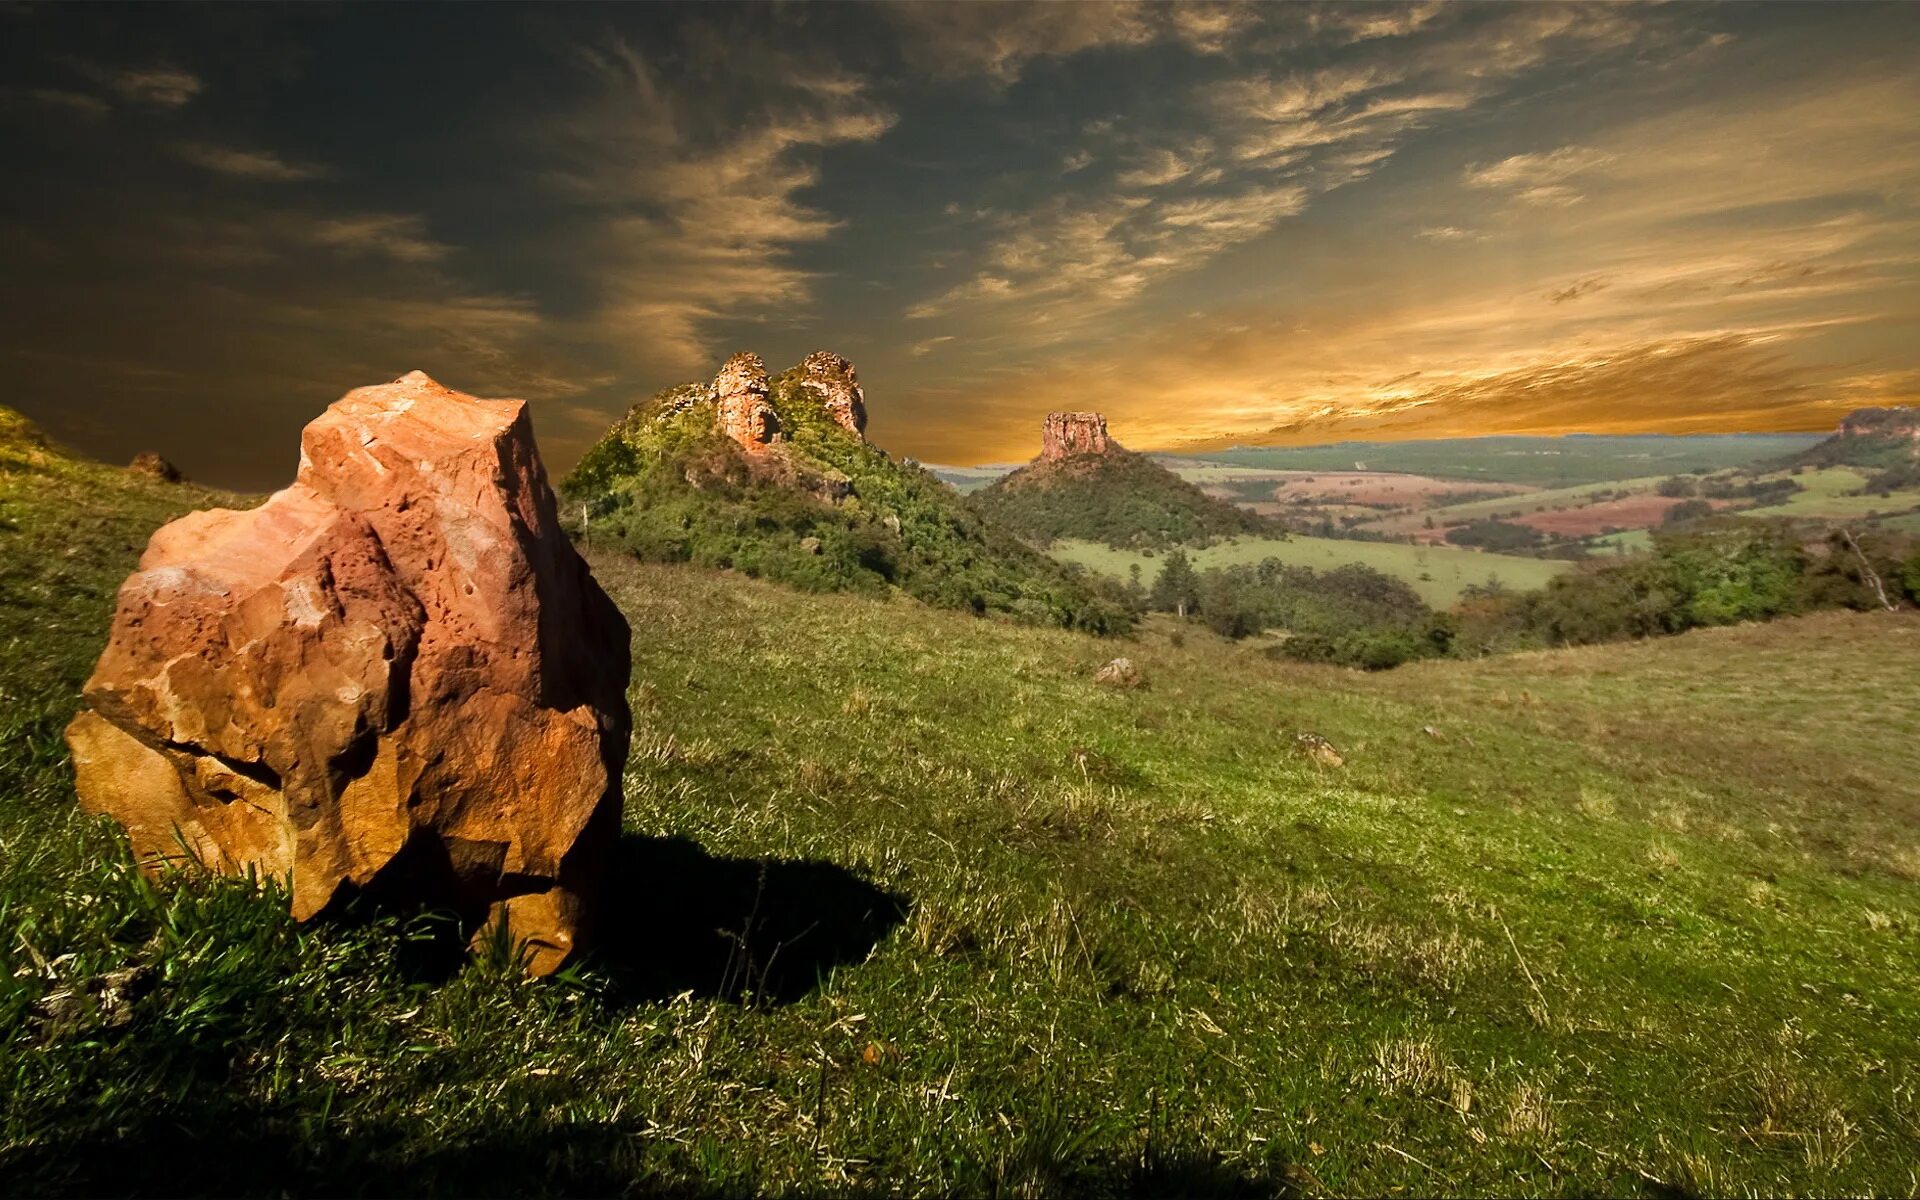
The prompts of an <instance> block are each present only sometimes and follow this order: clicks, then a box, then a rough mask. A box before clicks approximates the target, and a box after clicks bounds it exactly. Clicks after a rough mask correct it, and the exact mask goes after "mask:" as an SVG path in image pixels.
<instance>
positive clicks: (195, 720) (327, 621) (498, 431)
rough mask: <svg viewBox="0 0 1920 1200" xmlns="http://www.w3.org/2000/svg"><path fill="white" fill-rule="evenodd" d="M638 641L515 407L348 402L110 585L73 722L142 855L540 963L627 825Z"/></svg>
mask: <svg viewBox="0 0 1920 1200" xmlns="http://www.w3.org/2000/svg"><path fill="white" fill-rule="evenodd" d="M628 641H629V636H628V629H627V623H626V620H625V618H623V617H622V616H621V615H620V611H619V609H618V608H616V607H615V606H614V604H613V601H612V600H610V599H609V598H608V597H607V595H606V593H605V592H603V591H601V590H600V587H599V585H598V584H597V583H595V582H594V580H593V577H592V575H591V574H589V572H588V570H587V566H586V563H585V562H584V561H583V560H582V559H581V558H580V556H579V554H578V553H577V552H575V550H574V548H573V546H572V544H571V543H570V542H569V541H568V540H567V537H566V535H565V533H564V532H563V531H562V530H561V528H560V523H559V519H558V514H557V510H556V504H555V500H554V495H553V492H552V491H551V489H549V487H548V485H547V477H546V471H545V469H544V468H543V467H542V465H541V462H540V455H539V451H538V449H537V448H536V447H535V445H534V440H533V426H532V424H531V422H530V421H529V418H528V415H527V409H526V405H525V403H524V402H522V401H519V400H479V399H475V398H474V397H472V396H467V395H463V394H461V393H459V392H455V391H451V390H449V389H447V388H444V387H441V386H440V385H439V384H437V383H435V382H434V381H433V380H431V379H429V378H427V376H425V375H423V374H421V373H419V372H417V371H416V372H414V373H412V374H410V375H407V376H405V377H403V378H401V379H398V380H395V381H394V382H392V383H389V384H383V385H380V386H377V387H366V388H360V389H359V390H357V391H353V392H349V393H348V394H347V395H346V396H345V397H344V398H342V399H341V400H339V401H338V402H336V403H335V404H333V405H332V406H331V407H330V408H328V409H327V411H326V412H325V413H323V414H322V415H321V416H319V417H318V418H316V419H315V420H314V421H313V422H312V423H311V424H310V425H308V426H307V428H306V431H305V432H304V434H303V435H302V437H301V443H300V469H299V474H298V476H297V477H296V478H295V481H294V483H293V485H292V486H291V487H288V488H286V489H285V490H283V491H280V492H276V493H275V494H274V495H273V497H272V498H271V499H269V500H268V501H267V502H266V503H265V504H262V505H261V506H260V507H258V508H254V509H250V510H246V511H233V510H228V509H214V510H211V511H204V512H195V513H190V514H188V515H187V516H185V517H182V518H181V519H179V520H177V521H174V522H172V523H171V524H168V525H166V526H164V527H163V528H161V529H160V531H159V532H157V533H155V534H154V535H153V539H152V541H151V542H150V543H149V544H148V546H147V550H146V553H145V554H144V555H142V557H141V559H140V566H139V569H138V570H137V571H135V572H134V574H133V575H131V576H130V577H128V579H127V581H126V582H125V583H124V584H122V585H121V588H120V594H119V600H118V604H117V608H116V611H115V614H114V620H113V628H112V632H111V634H110V636H109V640H108V644H107V648H106V651H105V652H104V653H103V654H102V655H101V657H100V661H99V664H98V665H97V666H96V667H95V668H94V672H93V675H92V677H91V678H90V679H88V680H87V684H86V688H85V696H86V700H87V704H88V706H89V707H88V708H87V710H85V711H83V712H82V713H81V714H80V715H79V716H77V717H75V718H74V720H73V722H72V724H71V725H69V726H68V729H67V743H68V745H69V747H70V748H71V749H72V751H73V763H74V771H75V775H76V780H75V783H76V790H77V791H78V793H79V797H80V803H81V806H82V807H83V808H85V809H86V810H87V811H89V812H95V813H105V814H107V815H109V816H111V817H113V818H114V819H115V820H117V821H119V822H120V824H121V825H122V826H124V827H125V828H126V831H127V834H128V838H129V840H130V841H131V842H132V844H133V850H134V854H135V856H136V858H137V859H138V860H139V861H140V863H141V864H142V865H143V866H144V867H147V868H149V869H157V868H158V867H160V866H162V865H164V864H166V863H168V862H177V861H180V860H181V859H183V858H185V857H188V856H190V857H191V858H193V859H195V860H198V861H199V862H201V863H203V864H205V865H207V866H210V867H212V868H215V869H218V870H225V871H231V872H236V873H237V872H244V871H249V870H251V871H255V872H258V873H259V875H260V876H261V877H263V878H277V879H282V880H287V881H288V882H289V884H290V887H291V893H292V895H291V900H292V908H293V915H294V917H295V919H297V920H305V919H307V918H309V917H312V916H314V915H316V914H318V913H321V912H323V911H327V910H329V909H333V908H335V907H337V906H339V905H341V904H342V903H344V902H346V901H348V900H349V899H351V898H352V897H353V896H355V895H359V894H371V895H373V896H375V897H385V898H387V899H390V900H394V901H399V902H402V903H407V904H415V903H417V904H424V905H426V906H429V907H435V908H448V909H452V910H455V911H458V912H460V913H462V914H463V915H465V916H466V917H467V918H468V920H469V921H470V923H471V925H472V926H473V927H474V928H476V929H480V928H498V927H499V926H501V925H502V924H504V925H505V926H506V928H507V932H508V934H509V935H510V936H511V938H512V939H513V940H514V941H516V942H520V943H524V945H525V947H526V951H527V953H528V955H529V965H530V966H531V967H532V969H534V970H535V971H537V972H546V971H551V970H553V969H554V968H556V967H557V966H559V965H560V963H561V962H563V961H564V960H565V959H566V958H567V957H568V956H569V954H570V953H571V952H572V951H573V949H574V948H575V945H576V943H577V942H578V941H579V940H580V939H581V938H583V937H584V935H585V930H586V927H587V923H588V921H589V920H590V918H591V916H592V913H591V902H592V899H593V897H594V895H595V893H596V891H597V889H598V887H599V886H600V883H601V879H602V875H603V872H604V870H605V868H606V861H607V856H608V855H609V854H610V853H611V852H612V849H613V843H614V840H615V839H616V838H617V837H618V836H619V833H620V797H621V792H620V775H621V771H622V769H623V767H624V764H625V761H626V755H627V734H628V727H629V717H628V710H627V701H626V685H627V667H628Z"/></svg>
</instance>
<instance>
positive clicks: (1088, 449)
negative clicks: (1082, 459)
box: [1040, 412, 1107, 462]
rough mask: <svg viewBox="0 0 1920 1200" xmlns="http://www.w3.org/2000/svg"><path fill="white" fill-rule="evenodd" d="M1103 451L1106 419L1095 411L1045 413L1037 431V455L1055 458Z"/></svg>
mask: <svg viewBox="0 0 1920 1200" xmlns="http://www.w3.org/2000/svg"><path fill="white" fill-rule="evenodd" d="M1106 452H1107V419H1106V418H1105V417H1103V416H1101V415H1100V414H1099V413H1096V412H1056V413H1048V414H1047V423H1046V426H1045V427H1044V428H1043V429H1042V430H1041V435H1040V457H1041V458H1043V459H1045V460H1046V461H1048V462H1059V461H1060V460H1061V459H1063V458H1068V457H1071V456H1072V455H1075V454H1105V453H1106Z"/></svg>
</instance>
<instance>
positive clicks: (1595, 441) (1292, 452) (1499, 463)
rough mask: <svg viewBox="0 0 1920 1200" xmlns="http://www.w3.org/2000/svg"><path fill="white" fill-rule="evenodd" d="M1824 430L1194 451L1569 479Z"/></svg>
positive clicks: (1213, 457) (1769, 453) (1743, 459)
mask: <svg viewBox="0 0 1920 1200" xmlns="http://www.w3.org/2000/svg"><path fill="white" fill-rule="evenodd" d="M1825 436H1826V435H1825V434H1822V433H1765V434H1760V433H1736V434H1682V435H1662V434H1645V435H1629V436H1596V435H1591V434H1570V435H1568V436H1565V437H1483V438H1439V439H1434V440H1430V441H1417V442H1339V443H1335V444H1332V445H1325V446H1239V447H1235V448H1233V449H1230V450H1210V451H1206V452H1204V453H1196V454H1194V455H1193V457H1194V458H1195V459H1196V460H1200V461H1204V462H1207V463H1214V464H1221V465H1230V466H1241V467H1264V468H1268V469H1273V470H1304V471H1336V470H1338V471H1354V470H1361V471H1367V470H1371V471H1404V472H1409V473H1411V474H1416V475H1436V476H1440V477H1443V478H1449V479H1471V480H1484V481H1498V482H1504V483H1529V484H1537V485H1539V486H1542V487H1568V486H1572V485H1576V484H1582V483H1600V482H1603V481H1606V480H1610V479H1615V478H1618V477H1620V476H1642V475H1654V476H1664V475H1672V474H1676V473H1679V472H1684V471H1692V470H1695V469H1697V468H1705V469H1707V470H1719V469H1723V468H1727V467H1748V466H1753V465H1755V464H1759V463H1765V462H1768V461H1771V460H1774V459H1779V458H1785V457H1786V456H1788V455H1790V454H1795V453H1798V452H1799V451H1801V450H1805V449H1806V448H1807V447H1809V446H1811V445H1813V444H1814V443H1816V442H1818V441H1820V440H1821V438H1823V437H1825ZM1169 457H1171V456H1169Z"/></svg>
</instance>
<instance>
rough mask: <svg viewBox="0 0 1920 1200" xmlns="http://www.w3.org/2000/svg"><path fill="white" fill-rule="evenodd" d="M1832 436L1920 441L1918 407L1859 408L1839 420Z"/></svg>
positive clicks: (1919, 413) (1919, 414) (1919, 410)
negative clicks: (1838, 425)
mask: <svg viewBox="0 0 1920 1200" xmlns="http://www.w3.org/2000/svg"><path fill="white" fill-rule="evenodd" d="M1834 436H1836V437H1842V438H1892V439H1896V440H1902V441H1909V442H1916V443H1920V408H1860V409H1855V410H1854V411H1853V412H1850V413H1848V414H1847V415H1846V417H1844V418H1843V419H1842V420H1841V422H1840V428H1839V429H1838V430H1837V431H1835V434H1834Z"/></svg>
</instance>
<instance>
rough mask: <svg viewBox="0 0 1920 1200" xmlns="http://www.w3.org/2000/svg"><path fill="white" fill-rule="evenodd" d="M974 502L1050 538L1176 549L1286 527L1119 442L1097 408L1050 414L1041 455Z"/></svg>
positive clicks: (1022, 530) (1017, 527)
mask: <svg viewBox="0 0 1920 1200" xmlns="http://www.w3.org/2000/svg"><path fill="white" fill-rule="evenodd" d="M971 499H972V500H973V502H974V504H975V505H976V506H977V507H978V508H979V509H980V511H982V512H983V513H985V514H986V515H987V516H988V517H990V518H992V519H993V520H995V521H997V522H999V523H1000V524H1003V525H1005V526H1007V527H1008V528H1010V529H1012V530H1014V531H1015V532H1016V533H1019V534H1021V535H1022V536H1024V537H1027V538H1031V539H1033V540H1034V541H1037V542H1042V543H1046V542H1051V541H1053V540H1055V539H1057V538H1080V539H1086V540H1088V541H1096V542H1105V543H1107V544H1108V545H1111V546H1138V547H1145V546H1169V545H1179V544H1189V543H1205V542H1209V541H1212V540H1214V539H1216V538H1222V537H1232V536H1234V535H1236V534H1253V533H1269V534H1272V533H1278V532H1279V530H1278V529H1277V528H1276V527H1274V526H1273V525H1272V524H1271V523H1269V522H1268V521H1266V520H1265V519H1264V518H1261V517H1259V516H1256V515H1255V514H1254V513H1252V512H1249V511H1248V510H1246V509H1244V508H1241V507H1239V506H1238V505H1235V504H1232V503H1229V502H1228V501H1225V500H1218V499H1215V498H1214V497H1212V496H1209V495H1207V494H1206V493H1205V492H1203V491H1201V490H1200V489H1199V488H1197V487H1195V486H1194V485H1193V484H1191V483H1188V482H1187V481H1186V480H1184V479H1182V478H1180V477H1179V476H1178V475H1175V474H1174V473H1173V472H1171V471H1169V470H1167V469H1166V468H1165V467H1162V466H1160V465H1159V464H1158V463H1156V462H1154V461H1153V460H1152V459H1150V458H1147V457H1146V456H1145V455H1141V454H1135V453H1134V452H1133V451H1131V450H1128V449H1127V448H1126V447H1124V446H1122V445H1121V444H1120V443H1119V442H1116V441H1114V440H1113V439H1112V438H1111V437H1110V436H1108V434H1107V419H1106V418H1105V417H1103V416H1101V415H1100V414H1099V413H1097V412H1055V413H1048V414H1047V418H1046V422H1045V424H1044V425H1042V426H1041V430H1040V457H1038V458H1036V459H1034V460H1033V461H1032V462H1030V463H1028V464H1027V465H1026V466H1024V467H1022V468H1020V469H1019V470H1017V471H1014V472H1012V473H1011V474H1008V475H1003V476H1001V477H1000V478H999V479H996V480H994V481H993V482H992V483H990V484H988V485H987V486H986V487H984V488H982V489H980V490H979V491H978V492H975V493H973V495H972V497H971Z"/></svg>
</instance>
